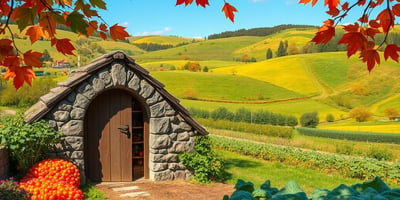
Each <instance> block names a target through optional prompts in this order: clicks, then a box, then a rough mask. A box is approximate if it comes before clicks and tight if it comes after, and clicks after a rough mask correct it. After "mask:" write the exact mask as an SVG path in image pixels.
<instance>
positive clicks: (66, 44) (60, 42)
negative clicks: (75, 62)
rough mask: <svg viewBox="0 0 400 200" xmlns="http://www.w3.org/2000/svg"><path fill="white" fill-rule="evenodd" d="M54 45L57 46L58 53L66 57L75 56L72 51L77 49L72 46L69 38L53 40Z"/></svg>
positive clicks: (52, 44)
mask: <svg viewBox="0 0 400 200" xmlns="http://www.w3.org/2000/svg"><path fill="white" fill-rule="evenodd" d="M54 45H56V49H57V51H58V52H60V53H62V54H64V55H74V53H72V51H73V50H75V47H74V46H73V45H72V44H71V40H70V39H68V38H64V39H57V38H53V39H51V46H54Z"/></svg>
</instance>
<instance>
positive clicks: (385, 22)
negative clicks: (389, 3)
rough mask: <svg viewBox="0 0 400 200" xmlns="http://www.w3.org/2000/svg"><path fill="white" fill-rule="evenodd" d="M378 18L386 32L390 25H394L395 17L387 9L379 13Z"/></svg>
mask: <svg viewBox="0 0 400 200" xmlns="http://www.w3.org/2000/svg"><path fill="white" fill-rule="evenodd" d="M376 19H377V20H379V22H380V25H381V27H382V29H383V32H384V33H387V32H388V31H389V28H390V26H394V20H395V17H394V15H391V13H390V12H389V10H387V9H385V10H383V11H382V12H381V13H379V15H378V16H377V17H376Z"/></svg>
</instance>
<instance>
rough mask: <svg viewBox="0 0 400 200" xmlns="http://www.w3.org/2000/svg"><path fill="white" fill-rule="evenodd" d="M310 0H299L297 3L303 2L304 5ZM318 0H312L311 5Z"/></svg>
mask: <svg viewBox="0 0 400 200" xmlns="http://www.w3.org/2000/svg"><path fill="white" fill-rule="evenodd" d="M310 1H311V0H300V2H299V4H301V3H304V5H306V4H308V3H310ZM317 1H318V0H312V3H311V5H312V6H314V5H315V4H316V3H317Z"/></svg>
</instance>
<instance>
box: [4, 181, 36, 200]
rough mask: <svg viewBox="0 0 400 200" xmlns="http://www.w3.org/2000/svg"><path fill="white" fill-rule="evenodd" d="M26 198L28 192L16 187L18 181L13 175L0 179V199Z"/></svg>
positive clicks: (24, 199) (20, 199)
mask: <svg viewBox="0 0 400 200" xmlns="http://www.w3.org/2000/svg"><path fill="white" fill-rule="evenodd" d="M9 199H18V200H28V199H30V198H29V193H28V192H27V191H26V190H24V189H21V188H19V187H18V182H17V181H15V180H14V178H13V177H11V178H9V179H5V180H0V200H9Z"/></svg>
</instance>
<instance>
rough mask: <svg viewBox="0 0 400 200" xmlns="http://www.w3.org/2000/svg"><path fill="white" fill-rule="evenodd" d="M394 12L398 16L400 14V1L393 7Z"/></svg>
mask: <svg viewBox="0 0 400 200" xmlns="http://www.w3.org/2000/svg"><path fill="white" fill-rule="evenodd" d="M392 11H393V14H394V15H396V16H400V3H398V4H396V5H394V6H393V7H392Z"/></svg>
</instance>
